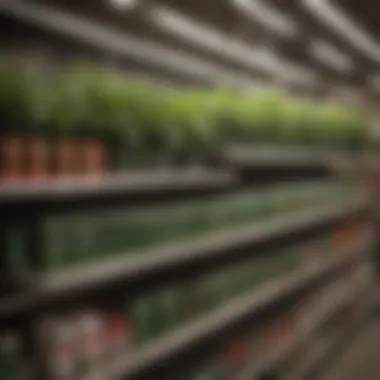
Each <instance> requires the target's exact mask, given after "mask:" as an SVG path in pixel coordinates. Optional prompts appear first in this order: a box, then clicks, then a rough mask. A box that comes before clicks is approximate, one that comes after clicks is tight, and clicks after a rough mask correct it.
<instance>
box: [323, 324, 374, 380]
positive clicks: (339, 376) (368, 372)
mask: <svg viewBox="0 0 380 380" xmlns="http://www.w3.org/2000/svg"><path fill="white" fill-rule="evenodd" d="M379 379H380V320H375V321H374V322H372V323H371V324H370V326H368V328H366V329H365V331H363V333H362V334H360V335H359V336H358V337H357V338H356V340H355V341H354V342H353V343H352V345H351V346H350V347H348V348H347V349H346V350H345V352H344V353H343V354H342V355H341V356H340V357H338V358H337V361H336V363H335V364H333V366H332V367H331V369H330V370H329V371H328V373H326V374H325V376H322V377H321V378H320V380H379Z"/></svg>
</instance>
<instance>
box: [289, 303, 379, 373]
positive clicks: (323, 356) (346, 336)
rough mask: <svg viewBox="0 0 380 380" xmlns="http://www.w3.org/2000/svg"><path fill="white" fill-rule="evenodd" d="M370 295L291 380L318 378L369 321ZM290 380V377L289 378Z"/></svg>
mask: <svg viewBox="0 0 380 380" xmlns="http://www.w3.org/2000/svg"><path fill="white" fill-rule="evenodd" d="M371 299H372V298H371V296H369V297H368V299H365V300H364V301H365V302H363V307H362V308H358V309H357V310H356V313H355V315H354V316H353V318H352V320H350V321H349V322H346V323H344V324H343V325H342V326H341V327H340V328H339V330H338V331H337V332H336V333H335V334H334V335H333V336H332V337H331V338H330V339H329V342H328V343H327V344H325V345H324V346H323V347H321V348H320V349H319V350H317V351H316V352H315V354H314V355H313V356H312V357H311V359H310V360H309V361H308V362H307V363H305V365H304V366H303V367H302V368H301V369H300V370H299V371H298V373H297V374H294V376H292V379H291V380H293V379H294V380H310V379H318V378H319V377H320V376H321V374H323V373H324V372H325V371H326V370H327V369H328V367H329V365H331V361H332V360H334V359H335V358H336V357H337V356H338V355H339V353H341V352H342V351H343V350H344V348H345V347H346V346H347V345H348V344H349V343H350V342H352V341H353V340H354V338H355V337H356V336H357V334H358V333H359V332H360V331H361V330H362V329H363V327H364V326H365V325H366V324H367V323H368V322H369V319H370V318H369V317H370V313H369V306H370V301H371ZM289 380H290V379H289Z"/></svg>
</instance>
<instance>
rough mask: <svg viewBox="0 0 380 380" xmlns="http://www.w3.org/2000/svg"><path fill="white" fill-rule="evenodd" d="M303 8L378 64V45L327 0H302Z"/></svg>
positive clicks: (379, 57) (379, 56)
mask: <svg viewBox="0 0 380 380" xmlns="http://www.w3.org/2000/svg"><path fill="white" fill-rule="evenodd" d="M302 2H303V4H304V6H305V7H306V8H307V9H308V10H309V11H312V12H313V13H314V14H315V16H317V17H318V18H319V19H320V20H321V21H322V22H323V23H324V24H325V25H327V26H328V27H329V28H331V29H333V30H335V32H336V33H338V34H339V35H340V36H342V37H343V38H344V39H346V40H347V41H348V42H349V43H351V44H352V45H353V46H354V47H355V48H356V49H357V50H359V51H361V52H362V53H363V54H365V55H366V56H367V57H369V58H371V59H373V60H375V61H377V62H380V45H379V44H378V43H377V42H376V41H375V40H374V39H373V38H372V36H370V35H369V33H368V32H367V31H365V30H363V29H362V28H360V27H359V26H358V25H357V24H356V23H355V22H354V21H353V20H352V19H350V18H349V17H348V16H347V15H346V14H344V13H343V12H342V11H341V10H339V9H338V8H337V7H336V6H333V5H332V4H331V3H330V2H329V0H302Z"/></svg>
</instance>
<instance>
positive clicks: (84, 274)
mask: <svg viewBox="0 0 380 380" xmlns="http://www.w3.org/2000/svg"><path fill="white" fill-rule="evenodd" d="M262 163H263V166H264V167H265V166H266V165H267V163H266V162H265V161H262ZM272 165H273V163H272ZM325 165H326V164H325V163H322V162H321V163H320V169H321V170H325V169H326V167H325ZM280 166H281V167H284V164H283V162H282V163H281V164H280ZM291 168H294V166H293V165H290V168H289V167H288V168H287V169H288V170H289V169H291ZM277 170H281V169H280V168H277ZM327 172H328V171H326V173H327ZM242 176H243V174H242V172H240V171H239V167H238V166H236V167H235V169H233V167H231V166H229V169H228V170H227V171H225V172H222V173H221V174H220V175H219V174H213V175H209V173H208V172H198V173H193V174H189V175H187V174H181V175H178V174H177V173H165V174H159V175H157V176H156V175H150V176H145V175H144V176H142V177H141V176H136V177H135V176H134V175H132V176H131V177H127V176H125V177H113V178H110V179H109V180H102V181H101V182H86V181H74V182H72V183H70V182H67V183H64V184H63V186H61V183H59V182H56V183H55V182H52V183H46V185H43V184H42V185H36V186H35V187H31V188H29V189H27V188H21V187H20V188H17V187H12V188H10V187H3V188H2V189H0V204H1V205H2V207H4V208H5V209H6V210H7V212H8V213H9V215H12V216H13V217H16V218H17V217H20V216H21V214H20V213H18V212H17V211H16V210H22V209H24V210H25V208H26V207H27V208H28V210H31V214H30V215H29V217H28V220H29V221H32V218H36V219H35V222H36V223H37V222H38V220H39V218H40V217H41V216H42V215H44V212H46V211H49V212H53V211H54V212H58V213H62V212H67V210H69V209H70V208H77V207H78V206H80V207H81V208H83V209H87V208H88V209H90V208H101V207H109V206H115V205H119V204H122V203H124V204H126V205H128V204H131V203H132V202H143V203H144V202H149V204H155V203H157V202H164V204H170V203H171V202H173V201H174V200H175V201H176V202H178V201H179V200H181V199H189V198H192V197H194V196H195V197H197V198H199V197H201V198H202V196H205V195H206V194H207V196H208V197H210V196H211V197H212V196H214V195H216V194H218V193H219V194H220V193H234V192H238V191H239V189H241V188H242V187H246V186H248V184H249V183H250V181H249V180H248V181H247V178H244V177H242ZM136 178H137V179H136ZM244 183H245V185H243V184H244ZM206 199H210V198H207V197H206ZM211 199H212V198H211ZM369 207H370V203H369V199H361V198H360V199H347V200H346V201H344V200H341V201H340V202H336V201H334V202H332V203H331V204H325V206H323V207H309V208H307V209H304V210H301V211H296V212H288V213H286V214H285V215H283V216H277V217H275V218H269V219H267V220H264V221H262V222H253V223H251V224H248V225H245V226H244V227H239V228H232V229H231V228H230V229H229V230H228V232H227V233H226V231H221V232H216V233H213V234H211V235H210V236H207V237H201V238H197V239H195V240H194V239H193V240H191V241H189V242H188V243H171V244H168V245H165V246H163V247H162V248H154V249H153V251H152V250H151V249H150V251H151V252H148V253H147V254H146V255H139V256H137V257H135V258H133V257H132V258H131V257H130V256H129V255H128V256H125V257H122V256H121V257H115V258H114V259H109V260H107V262H104V261H103V262H102V261H100V262H99V263H93V264H92V263H89V264H81V265H80V266H76V267H73V268H68V269H67V270H60V271H59V272H57V273H51V274H49V273H41V272H39V271H36V272H34V273H33V276H32V277H31V278H32V279H33V281H31V282H29V283H27V285H26V286H25V284H24V285H23V286H21V287H19V288H18V289H17V291H15V292H14V293H13V294H12V295H10V296H6V295H5V296H4V297H2V299H1V303H0V328H1V329H6V330H9V329H10V328H11V330H12V331H20V329H21V328H22V326H24V327H23V328H22V329H23V331H24V332H25V331H26V333H25V334H26V335H24V338H25V339H26V340H27V341H29V343H30V344H32V346H31V347H34V360H35V361H36V363H38V365H37V368H38V371H41V372H38V375H37V378H39V379H40V378H46V379H48V380H50V379H52V377H51V375H49V372H47V370H46V352H44V350H46V348H44V345H43V344H41V341H40V338H36V336H37V337H38V334H37V331H38V329H39V327H38V326H39V321H40V320H41V318H42V319H44V318H46V317H48V316H49V315H52V313H53V315H54V314H57V313H58V315H59V314H60V313H65V312H66V310H72V309H73V308H74V310H75V308H78V307H83V305H84V304H85V305H87V306H86V307H89V306H90V305H97V304H99V302H100V304H101V303H102V301H104V300H107V298H110V296H111V298H112V299H115V300H118V299H120V297H124V296H125V295H128V298H130V299H135V298H136V299H138V298H139V297H140V294H145V293H147V292H148V293H149V292H150V291H152V290H154V289H156V288H160V287H162V286H164V285H165V284H169V285H170V284H173V283H174V284H176V283H181V282H183V281H185V280H186V279H191V278H193V277H197V276H199V275H202V274H204V273H208V272H210V271H213V270H215V268H218V267H222V268H224V267H228V266H230V265H232V264H233V263H234V262H241V261H242V262H244V260H247V258H249V257H251V258H255V257H257V258H259V257H261V256H263V255H264V256H265V255H266V254H267V252H268V250H269V251H270V250H273V249H276V250H281V249H284V248H285V247H286V246H292V245H294V244H295V243H296V242H302V241H304V242H308V241H310V239H315V238H316V237H318V236H321V235H322V236H324V235H326V234H331V231H334V230H336V228H339V226H341V225H342V223H343V225H344V223H347V220H350V221H351V222H354V221H355V220H359V221H360V220H363V218H364V220H368V216H369ZM36 225H38V224H36ZM360 236H361V237H360V239H359V240H357V241H354V242H352V244H350V245H346V246H345V247H344V248H342V249H341V252H340V253H339V252H338V253H337V252H336V253H335V254H334V255H333V256H332V257H327V258H323V259H322V258H320V259H319V260H317V261H314V262H311V263H309V264H307V265H306V264H305V265H303V266H301V267H299V268H298V269H297V270H296V272H294V271H292V272H290V273H288V274H283V275H280V276H277V277H276V278H275V279H268V280H267V281H266V282H264V283H263V284H262V285H260V286H258V287H257V289H255V290H251V291H247V292H246V294H242V295H240V296H238V297H235V298H233V299H231V300H230V301H228V302H226V303H225V304H221V305H220V306H218V307H216V308H215V310H211V311H209V312H202V313H201V314H200V315H199V316H197V317H195V318H193V319H190V320H189V321H188V322H183V324H182V325H178V326H176V327H173V329H172V330H171V331H168V332H167V333H166V334H164V335H163V336H162V337H159V338H157V339H156V340H153V341H151V342H148V343H147V344H144V345H143V346H142V347H141V348H138V349H137V351H135V352H134V353H133V354H132V355H131V354H125V360H122V361H121V362H119V363H118V364H117V365H115V367H114V368H112V371H111V372H112V375H110V376H107V377H106V378H107V380H108V379H110V380H132V379H153V378H157V376H158V378H160V379H166V378H168V379H169V377H168V374H169V372H170V371H171V369H175V371H177V370H178V371H182V370H181V368H182V367H183V368H184V371H185V372H186V368H189V363H192V364H191V366H192V367H193V368H196V367H194V365H195V364H194V363H198V362H199V361H200V360H202V359H204V356H205V353H208V355H209V354H210V352H213V351H215V350H216V352H217V351H218V347H220V345H221V344H222V342H226V341H227V342H228V341H229V340H230V339H231V338H232V339H233V337H234V335H236V334H237V333H239V331H245V330H246V329H247V328H248V326H249V328H252V327H253V328H254V326H255V325H256V324H257V326H258V329H261V327H260V326H262V324H263V323H264V322H265V321H266V320H268V318H273V317H275V316H276V315H279V313H280V314H281V313H282V312H283V311H287V310H292V309H293V308H294V307H295V305H297V304H299V305H302V303H303V302H304V301H303V300H307V299H308V297H309V295H310V294H313V293H315V292H317V291H318V289H323V288H324V287H325V286H326V285H327V284H329V283H331V282H334V281H335V279H336V278H337V276H338V278H339V276H340V274H342V273H345V269H347V268H352V267H355V266H356V265H357V264H360V263H363V262H368V260H370V255H369V253H370V252H371V250H372V248H371V247H372V246H373V238H374V237H373V236H372V234H371V232H370V230H368V231H367V232H366V234H364V235H362V234H361V235H360ZM40 244H41V242H38V241H37V242H36V246H35V248H34V249H36V247H38V246H39V245H40ZM148 250H149V249H148ZM28 284H29V285H28ZM364 285H365V284H364ZM364 285H362V288H363V289H362V291H361V293H360V295H361V296H363V294H367V295H369V294H370V289H371V288H370V287H368V285H367V286H364ZM363 292H364V293H363ZM357 299H358V296H357V295H355V294H354V295H351V296H350V297H348V298H347V297H346V296H345V297H343V298H341V299H339V298H338V299H336V300H335V301H336V302H333V304H332V306H331V308H327V309H326V307H325V310H324V311H323V312H322V313H321V314H319V317H318V318H317V317H316V319H315V321H314V322H313V323H312V325H311V326H309V327H308V328H307V329H306V330H300V331H299V332H298V333H294V334H292V336H291V337H290V338H289V339H287V340H286V341H285V342H282V343H281V344H278V345H277V346H276V348H274V349H271V350H269V351H268V353H267V354H263V353H262V354H261V355H259V356H258V357H257V358H256V359H255V360H253V359H251V360H250V361H249V365H248V366H247V368H246V369H243V371H242V373H241V375H240V376H239V379H242V380H245V379H261V378H264V377H262V376H264V375H265V374H267V373H268V371H269V372H271V373H272V372H273V375H274V376H276V377H274V378H276V379H277V378H279V379H282V377H281V375H280V373H279V374H278V376H280V377H277V374H276V371H277V370H276V368H277V366H278V365H280V363H281V362H283V361H284V360H285V359H286V358H288V357H291V355H292V353H293V351H294V350H295V349H296V348H297V347H299V346H300V345H302V344H304V343H305V342H310V339H311V341H313V332H315V331H318V330H319V329H320V328H322V327H323V326H324V325H325V324H327V323H328V322H329V321H330V320H333V319H334V318H335V317H336V316H337V315H340V312H341V311H342V310H346V309H347V307H350V305H351V304H352V302H354V301H355V302H356V301H357ZM366 299H367V301H366V302H364V301H363V303H362V307H361V308H360V310H361V315H365V314H366V307H367V306H368V297H367V298H366ZM83 302H85V303H83ZM79 305H81V306H79ZM358 318H359V317H357V318H354V317H353V321H352V322H351V321H348V322H347V330H345V331H351V326H354V325H356V324H357V323H358V322H357V320H358ZM359 319H360V321H361V320H362V317H360V318H359ZM25 326H29V329H26V330H25V329H24V328H25ZM36 329H37V330H36ZM33 331H34V332H33ZM343 336H344V337H345V336H346V333H345V332H344V333H343V332H342V334H341V335H340V334H337V338H336V341H335V340H333V341H332V342H331V343H330V344H327V345H326V346H325V348H324V349H323V350H322V349H320V351H318V352H317V353H314V354H313V355H312V356H311V357H310V358H309V360H308V361H307V362H306V363H308V364H307V366H306V364H304V366H305V368H299V369H298V372H297V373H299V375H297V376H298V377H297V378H299V379H305V378H307V376H308V375H306V374H309V373H310V371H311V368H314V367H315V366H316V365H317V364H318V363H320V362H321V361H322V359H323V358H325V357H326V355H327V356H329V355H330V354H326V352H329V353H330V351H331V350H333V349H335V347H336V344H338V343H336V342H340V341H341V338H342V337H343ZM318 365H319V364H318ZM306 367H307V368H306Z"/></svg>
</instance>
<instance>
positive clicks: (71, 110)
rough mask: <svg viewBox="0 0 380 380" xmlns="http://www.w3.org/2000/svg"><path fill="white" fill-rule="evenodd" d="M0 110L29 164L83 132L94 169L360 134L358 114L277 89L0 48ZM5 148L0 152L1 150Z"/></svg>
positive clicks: (353, 140) (354, 139) (347, 146)
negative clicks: (31, 56)
mask: <svg viewBox="0 0 380 380" xmlns="http://www.w3.org/2000/svg"><path fill="white" fill-rule="evenodd" d="M0 114H1V123H2V125H3V127H2V135H4V136H5V137H9V136H10V137H15V136H16V137H22V138H24V139H25V141H29V139H31V140H32V142H31V145H32V146H31V150H30V151H31V152H32V153H31V154H32V156H34V155H35V156H36V157H37V158H36V160H37V161H38V160H39V161H40V162H42V159H41V157H39V156H40V155H43V154H45V153H44V150H45V148H44V147H43V145H44V144H46V143H48V145H50V143H51V141H52V140H60V139H63V140H65V141H66V142H67V143H70V141H71V140H72V139H75V140H77V139H91V140H93V144H92V147H93V148H92V153H93V158H94V161H96V162H97V164H94V166H93V167H96V166H97V165H98V166H99V168H102V169H104V167H106V168H107V169H108V168H111V167H125V166H127V167H128V166H136V165H137V166H140V165H144V166H145V165H148V166H152V165H153V166H155V165H157V164H158V165H161V164H162V163H163V162H164V163H171V164H184V163H185V164H188V163H192V162H199V161H201V162H205V161H207V160H208V159H209V158H210V157H214V156H215V155H217V154H218V153H220V152H222V151H223V149H224V148H225V147H226V146H228V145H229V144H231V143H233V144H244V145H247V144H271V145H281V146H283V145H292V146H294V145H299V146H312V147H314V148H323V149H332V150H339V151H340V150H344V151H350V152H352V151H358V150H360V149H361V148H363V146H364V145H365V143H366V140H367V137H366V134H367V131H366V127H367V120H366V117H365V115H364V114H363V112H362V111H361V110H358V109H355V108H353V107H352V106H347V105H342V104H337V103H336V102H335V103H333V102H326V101H321V100H315V99H314V100H313V99H311V98H302V97H295V96H291V95H290V94H286V93H281V92H280V91H278V92H274V91H267V90H266V91H263V90H256V91H251V92H237V91H235V90H232V89H229V88H210V89H194V88H192V89H185V88H181V89H174V88H167V87H163V86H159V85H157V84H152V83H150V82H148V81H142V80H137V79H133V78H128V77H125V76H122V75H118V74H116V73H114V72H110V71H107V70H104V69H101V68H98V67H93V66H90V65H85V64H73V65H71V66H68V67H66V68H62V67H61V68H60V71H57V70H54V69H53V68H52V69H51V72H50V73H47V72H46V70H44V72H42V73H41V72H38V70H35V69H32V68H31V67H27V66H26V65H25V64H22V63H21V62H20V61H18V60H17V58H16V57H14V56H13V57H11V56H4V55H3V57H2V63H1V66H0ZM35 138H40V140H39V142H37V143H36V140H35ZM94 141H95V143H94ZM4 146H5V144H4ZM83 146H85V145H83ZM12 149H13V148H5V150H4V151H3V149H0V152H2V154H4V152H6V154H7V155H9V157H10V156H12V155H14V152H12V151H11V150H12ZM9 157H7V159H5V160H4V162H5V163H7V162H10V160H9ZM38 157H39V158H38ZM37 161H36V162H37ZM35 164H36V163H35ZM36 165H37V164H36ZM6 169H9V168H6ZM34 169H35V170H36V173H37V172H38V169H36V168H34ZM36 173H35V174H36ZM36 175H37V174H36Z"/></svg>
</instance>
